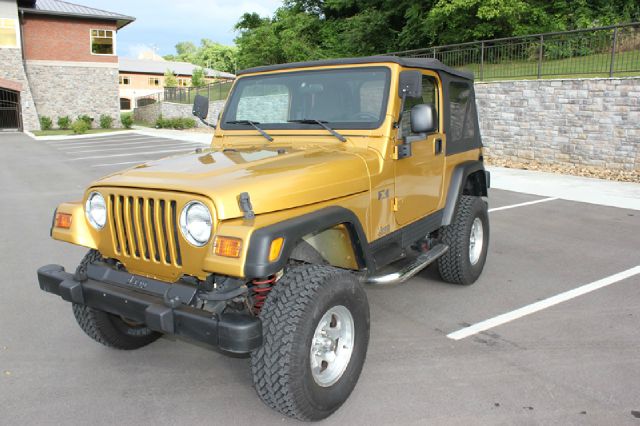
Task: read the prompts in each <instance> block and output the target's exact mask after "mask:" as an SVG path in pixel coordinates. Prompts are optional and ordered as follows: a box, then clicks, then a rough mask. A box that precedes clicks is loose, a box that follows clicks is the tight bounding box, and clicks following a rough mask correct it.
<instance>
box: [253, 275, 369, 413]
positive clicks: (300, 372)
mask: <svg viewBox="0 0 640 426" xmlns="http://www.w3.org/2000/svg"><path fill="white" fill-rule="evenodd" d="M338 305H342V306H344V307H346V308H347V309H348V310H349V311H350V313H351V315H352V317H353V320H354V330H355V333H354V335H355V340H354V346H353V352H352V353H351V358H350V360H349V362H348V364H347V366H346V369H345V370H344V372H343V373H342V375H341V376H340V378H339V379H338V380H337V382H335V383H334V384H333V385H331V386H328V387H321V386H319V385H318V384H317V383H316V381H315V379H314V377H313V375H312V372H311V362H310V350H311V342H312V339H313V335H314V332H315V329H316V326H317V325H318V322H319V321H320V319H321V318H322V316H323V315H324V314H325V313H326V312H327V311H328V310H329V309H331V308H332V307H335V306H338ZM260 318H261V320H262V327H263V336H264V344H263V345H262V347H261V348H260V349H258V350H256V351H254V352H253V353H252V354H251V371H252V374H253V383H254V386H255V389H256V391H257V393H258V396H259V397H260V398H261V399H262V401H263V402H264V403H265V404H266V405H267V406H269V407H271V408H273V409H275V410H277V411H279V412H280V413H282V414H284V415H287V416H290V417H295V418H297V419H299V420H321V419H323V418H326V417H328V416H329V415H331V413H333V412H334V411H336V410H337V409H338V408H339V407H340V406H341V405H342V404H343V403H344V402H345V401H346V399H347V398H348V397H349V395H350V394H351V391H352V390H353V389H354V387H355V385H356V382H357V380H358V377H359V376H360V372H361V371H362V366H363V364H364V360H365V357H366V352H367V346H368V343H369V305H368V302H367V296H366V293H365V292H364V290H363V289H362V286H361V285H360V283H359V282H358V280H357V279H356V278H355V276H354V275H353V274H351V273H349V272H347V271H344V270H341V269H338V268H334V267H331V266H324V265H301V266H296V267H293V268H291V269H289V270H288V271H287V273H286V274H285V275H284V276H283V277H282V278H281V279H280V280H279V281H278V282H277V283H276V284H275V286H274V288H273V290H271V292H270V294H269V297H268V298H267V300H266V302H265V304H264V306H263V307H262V311H261V314H260Z"/></svg>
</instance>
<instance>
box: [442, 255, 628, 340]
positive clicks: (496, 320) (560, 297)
mask: <svg viewBox="0 0 640 426" xmlns="http://www.w3.org/2000/svg"><path fill="white" fill-rule="evenodd" d="M638 274H640V265H638V266H634V267H633V268H629V269H627V270H625V271H622V272H618V273H617V274H613V275H610V276H608V277H605V278H602V279H600V280H598V281H594V282H592V283H589V284H585V285H583V286H580V287H578V288H574V289H573V290H569V291H565V292H564V293H560V294H556V295H555V296H552V297H549V298H547V299H544V300H540V301H538V302H535V303H532V304H531V305H527V306H523V307H522V308H519V309H516V310H515V311H511V312H507V313H505V314H502V315H498V316H496V317H493V318H490V319H488V320H484V321H481V322H479V323H476V324H473V325H471V326H469V327H465V328H462V329H460V330H458V331H454V332H453V333H449V334H447V337H448V338H449V339H453V340H461V339H464V338H465V337H469V336H473V335H474V334H478V333H480V332H482V331H487V330H489V329H492V328H494V327H497V326H499V325H503V324H506V323H508V322H511V321H513V320H516V319H518V318H522V317H524V316H526V315H531V314H533V313H536V312H539V311H541V310H543V309H546V308H549V307H551V306H555V305H557V304H559V303H562V302H566V301H567V300H571V299H573V298H575V297H578V296H582V295H584V294H587V293H590V292H592V291H595V290H598V289H600V288H603V287H606V286H609V285H611V284H615V283H617V282H620V281H622V280H624V279H627V278H630V277H633V276H634V275H638Z"/></svg>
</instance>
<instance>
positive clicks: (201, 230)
mask: <svg viewBox="0 0 640 426" xmlns="http://www.w3.org/2000/svg"><path fill="white" fill-rule="evenodd" d="M212 222H213V221H212V220H211V213H210V212H209V209H208V208H207V206H205V205H204V204H202V203H201V202H199V201H190V202H189V203H187V205H186V206H184V208H183V209H182V213H180V230H181V231H182V235H184V237H185V238H186V239H187V241H189V242H190V243H191V244H193V245H194V246H198V247H202V246H203V245H205V244H207V242H208V241H209V238H211V230H212Z"/></svg>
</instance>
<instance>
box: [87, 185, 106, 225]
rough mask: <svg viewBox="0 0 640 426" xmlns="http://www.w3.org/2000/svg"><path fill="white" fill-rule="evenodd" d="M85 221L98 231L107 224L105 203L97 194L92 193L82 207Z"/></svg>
mask: <svg viewBox="0 0 640 426" xmlns="http://www.w3.org/2000/svg"><path fill="white" fill-rule="evenodd" d="M84 211H85V214H86V215H87V220H88V221H89V223H90V224H91V226H93V227H94V228H96V229H98V230H100V229H102V228H104V225H105V223H107V203H105V201H104V197H103V196H102V195H101V194H100V193H99V192H92V193H91V194H89V196H88V197H87V203H86V204H85V206H84Z"/></svg>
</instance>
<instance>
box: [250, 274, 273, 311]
mask: <svg viewBox="0 0 640 426" xmlns="http://www.w3.org/2000/svg"><path fill="white" fill-rule="evenodd" d="M251 283H252V284H253V287H252V288H251V289H252V290H253V313H254V314H256V315H258V314H259V313H260V311H261V310H262V305H264V301H265V300H267V296H268V295H269V292H270V291H271V289H272V288H273V285H274V284H275V283H276V276H275V275H272V276H270V277H269V278H267V279H264V280H261V279H255V280H253V281H252V282H251Z"/></svg>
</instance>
